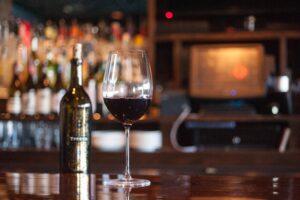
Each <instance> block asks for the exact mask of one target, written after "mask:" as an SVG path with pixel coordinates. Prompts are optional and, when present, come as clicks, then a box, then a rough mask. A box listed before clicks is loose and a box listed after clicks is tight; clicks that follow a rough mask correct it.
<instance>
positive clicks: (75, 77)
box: [59, 43, 92, 173]
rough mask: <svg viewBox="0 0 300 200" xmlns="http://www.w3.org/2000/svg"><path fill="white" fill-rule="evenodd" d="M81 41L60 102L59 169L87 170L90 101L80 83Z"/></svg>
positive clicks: (65, 170)
mask: <svg viewBox="0 0 300 200" xmlns="http://www.w3.org/2000/svg"><path fill="white" fill-rule="evenodd" d="M81 52H82V45H81V44H80V43H77V44H75V46H74V49H73V59H72V60H71V65H72V66H71V82H70V86H69V88H68V90H67V92H66V94H65V95H64V97H63V99H62V100H61V103H60V116H59V117H60V135H61V139H60V141H61V142H60V171H61V172H62V173H89V171H90V148H91V117H92V104H91V101H90V99H89V96H88V95H87V93H86V92H85V90H84V88H83V86H82V58H81Z"/></svg>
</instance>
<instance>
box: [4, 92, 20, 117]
mask: <svg viewBox="0 0 300 200" xmlns="http://www.w3.org/2000/svg"><path fill="white" fill-rule="evenodd" d="M6 109H7V112H8V113H12V114H20V113H21V92H20V91H16V92H15V93H14V95H13V96H12V97H10V98H9V99H8V100H7V108H6Z"/></svg>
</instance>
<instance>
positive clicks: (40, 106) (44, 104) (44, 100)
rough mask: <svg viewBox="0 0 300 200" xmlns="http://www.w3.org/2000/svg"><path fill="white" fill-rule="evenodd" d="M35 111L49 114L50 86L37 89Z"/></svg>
mask: <svg viewBox="0 0 300 200" xmlns="http://www.w3.org/2000/svg"><path fill="white" fill-rule="evenodd" d="M36 97H37V99H36V101H37V102H36V105H37V107H36V111H37V113H39V114H45V115H47V114H49V113H50V111H51V90H50V88H43V89H38V90H37V94H36Z"/></svg>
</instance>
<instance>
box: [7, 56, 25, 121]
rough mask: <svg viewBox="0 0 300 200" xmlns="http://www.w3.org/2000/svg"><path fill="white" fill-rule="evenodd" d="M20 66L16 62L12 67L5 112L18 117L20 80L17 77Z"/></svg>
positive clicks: (20, 90)
mask: <svg viewBox="0 0 300 200" xmlns="http://www.w3.org/2000/svg"><path fill="white" fill-rule="evenodd" d="M19 74H20V66H19V63H18V62H15V63H14V65H13V78H12V81H11V83H10V87H9V97H8V100H7V105H6V110H7V112H8V113H11V114H14V115H18V114H20V113H21V107H22V105H21V92H22V87H21V80H20V77H19Z"/></svg>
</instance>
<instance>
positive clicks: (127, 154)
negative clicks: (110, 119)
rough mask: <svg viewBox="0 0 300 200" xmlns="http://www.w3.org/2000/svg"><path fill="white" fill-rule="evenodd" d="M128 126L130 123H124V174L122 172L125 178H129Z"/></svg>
mask: <svg viewBox="0 0 300 200" xmlns="http://www.w3.org/2000/svg"><path fill="white" fill-rule="evenodd" d="M130 127H131V125H128V124H126V125H124V128H125V138H126V141H125V142H126V144H125V148H126V149H125V156H126V157H125V160H126V163H125V174H124V178H125V180H131V175H130V155H129V154H130V149H129V132H130Z"/></svg>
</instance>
